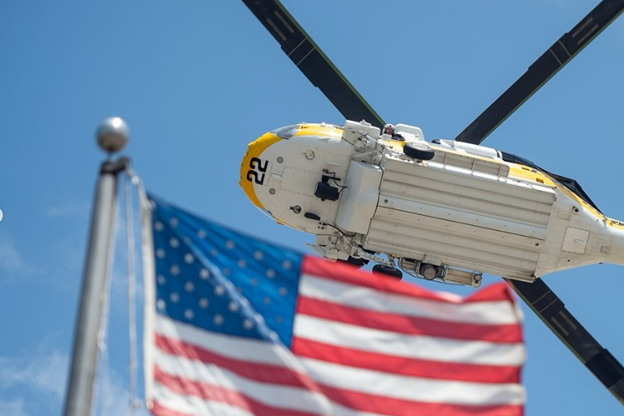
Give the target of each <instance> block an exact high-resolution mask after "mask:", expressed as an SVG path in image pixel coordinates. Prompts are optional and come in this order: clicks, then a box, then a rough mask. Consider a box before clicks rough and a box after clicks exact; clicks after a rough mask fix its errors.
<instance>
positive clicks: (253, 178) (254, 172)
mask: <svg viewBox="0 0 624 416" xmlns="http://www.w3.org/2000/svg"><path fill="white" fill-rule="evenodd" d="M280 140H282V139H280V138H279V137H278V136H276V135H275V134H273V133H270V132H269V133H266V134H263V135H262V136H260V137H259V138H258V139H256V140H255V141H253V142H251V143H249V145H248V146H247V152H246V153H245V156H244V157H243V161H242V163H241V168H240V181H239V182H238V184H239V185H240V186H241V188H243V191H244V192H245V195H247V198H249V200H250V201H251V202H252V203H253V204H254V205H255V206H257V207H258V208H260V209H261V210H265V208H264V206H263V205H262V203H260V200H259V199H258V197H257V195H256V190H255V187H256V186H263V185H265V184H266V183H267V181H268V180H269V178H268V175H269V174H270V173H269V172H267V164H268V163H267V161H266V160H265V159H263V158H262V153H264V151H265V150H266V149H267V148H269V146H271V145H272V144H275V143H277V142H279V141H280Z"/></svg>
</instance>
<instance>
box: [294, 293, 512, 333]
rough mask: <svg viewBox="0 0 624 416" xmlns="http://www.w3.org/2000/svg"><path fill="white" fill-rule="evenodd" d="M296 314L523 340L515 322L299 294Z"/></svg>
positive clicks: (394, 329) (368, 325)
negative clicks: (412, 312) (463, 319)
mask: <svg viewBox="0 0 624 416" xmlns="http://www.w3.org/2000/svg"><path fill="white" fill-rule="evenodd" d="M297 313H301V314H304V315H310V316H315V317H318V318H324V319H328V320H333V321H338V322H344V323H346V324H352V325H358V326H362V327H366V328H373V329H380V330H384V331H390V332H397V333H400V334H409V335H427V336H432V337H442V338H451V339H459V340H470V341H488V342H497V343H520V342H522V328H521V327H520V325H517V324H511V325H485V324H467V323H459V322H450V321H442V320H438V319H430V318H422V317H414V316H405V315H400V314H395V313H386V312H376V311H372V310H368V309H359V308H354V307H351V306H346V305H340V304H337V303H333V302H327V301H324V300H318V299H313V298H308V297H305V296H300V297H299V300H298V302H297Z"/></svg>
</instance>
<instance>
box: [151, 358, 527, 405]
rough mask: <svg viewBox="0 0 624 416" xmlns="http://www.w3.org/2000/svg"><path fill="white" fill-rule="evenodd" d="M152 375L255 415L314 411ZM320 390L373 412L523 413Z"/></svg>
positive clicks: (159, 372) (177, 388)
mask: <svg viewBox="0 0 624 416" xmlns="http://www.w3.org/2000/svg"><path fill="white" fill-rule="evenodd" d="M154 376H155V379H156V381H157V382H159V383H160V384H162V385H164V386H165V387H167V388H168V389H170V390H171V391H173V392H175V393H177V394H180V395H188V396H195V397H199V398H201V399H204V400H208V401H215V402H220V403H226V404H228V405H230V406H235V407H238V408H241V409H244V410H246V411H248V412H250V413H253V414H254V415H256V416H304V415H305V416H309V415H314V413H310V412H303V411H298V410H289V409H284V408H277V407H274V406H268V405H265V404H262V403H260V402H258V401H257V400H255V399H252V398H250V397H248V396H246V395H244V394H242V393H240V392H238V391H233V390H229V389H225V388H222V387H218V386H214V385H212V384H209V383H204V382H198V381H192V380H188V379H185V378H182V377H175V376H171V375H169V374H166V373H164V372H163V371H162V370H160V369H159V368H158V367H155V371H154ZM323 393H325V396H326V397H327V398H328V399H330V400H331V401H333V402H334V403H338V404H341V405H343V406H345V407H349V408H352V409H354V410H357V411H363V412H374V413H381V414H386V415H394V416H414V415H418V416H475V415H479V416H522V414H523V407H522V406H520V405H489V406H483V405H477V406H470V405H458V404H451V403H425V402H416V401H411V400H405V399H395V398H389V397H386V396H379V395H374V394H367V393H360V392H354V391H349V390H343V389H337V388H333V387H328V386H323ZM158 416H182V415H180V414H177V413H173V414H167V413H163V414H158Z"/></svg>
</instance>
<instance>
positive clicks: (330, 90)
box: [243, 0, 384, 127]
mask: <svg viewBox="0 0 624 416" xmlns="http://www.w3.org/2000/svg"><path fill="white" fill-rule="evenodd" d="M243 3H245V5H246V6H247V7H248V8H249V10H251V11H252V12H253V14H254V15H255V16H256V17H257V18H258V20H260V23H262V24H263V25H264V27H265V28H266V29H267V30H268V31H269V32H270V33H271V35H273V37H274V38H275V40H277V42H278V43H279V44H280V46H281V47H282V50H283V51H284V52H285V53H286V55H288V57H289V58H290V60H291V61H293V62H294V63H295V65H297V67H298V68H299V69H300V70H301V72H303V74H304V75H305V76H306V77H308V79H309V80H310V82H312V84H314V86H315V87H318V88H319V89H320V90H321V91H322V92H323V94H325V96H326V97H327V98H328V99H329V101H331V103H332V104H333V105H334V106H335V107H336V108H337V109H338V111H340V113H342V115H343V116H344V117H345V118H346V119H349V120H355V121H360V120H366V121H367V122H369V123H371V124H373V125H376V126H378V127H381V126H383V125H384V121H383V119H382V118H381V117H380V116H379V115H378V114H377V113H376V112H375V110H373V108H372V107H371V106H370V105H369V104H368V103H367V102H366V100H365V99H364V98H363V97H362V96H361V95H360V93H359V92H358V91H357V90H356V89H355V88H354V87H353V85H351V83H350V82H349V81H348V80H347V78H345V76H344V75H343V74H342V73H341V72H340V71H339V70H338V68H336V66H335V65H334V64H333V63H332V61H330V60H329V58H328V57H327V56H326V55H325V54H324V53H323V51H322V50H321V49H320V48H319V47H318V46H317V44H316V43H314V41H313V40H312V39H311V38H310V36H308V34H307V33H306V32H305V31H304V30H303V29H302V28H301V26H299V23H297V21H296V20H295V19H294V18H293V17H292V16H291V15H290V13H288V11H287V10H286V8H285V7H284V6H283V5H282V4H281V3H280V2H279V1H278V0H243Z"/></svg>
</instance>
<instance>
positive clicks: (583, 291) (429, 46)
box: [0, 0, 624, 416]
mask: <svg viewBox="0 0 624 416" xmlns="http://www.w3.org/2000/svg"><path fill="white" fill-rule="evenodd" d="M596 3H597V2H596V1H590V0H577V1H574V2H568V1H563V0H540V1H534V0H531V1H524V2H511V1H507V0H503V1H492V0H481V1H474V2H464V1H459V0H456V1H448V2H412V1H407V0H405V1H398V0H396V1H385V2H381V1H373V0H364V1H355V0H342V1H330V0H317V1H315V2H297V1H295V0H285V1H284V4H285V5H286V6H287V7H288V8H289V9H290V11H291V13H292V14H293V15H294V16H295V18H297V19H298V20H299V22H300V23H301V24H302V26H303V27H304V28H305V29H306V30H307V31H308V32H309V33H310V35H311V36H312V37H313V38H314V39H315V40H316V42H317V43H318V44H319V45H320V47H321V48H323V50H324V51H325V52H326V54H327V55H329V57H330V58H331V59H332V60H333V61H334V63H335V64H336V65H337V66H338V67H339V68H340V69H341V70H342V71H343V73H344V74H345V75H346V76H347V77H348V78H349V79H350V80H351V82H352V83H353V84H354V85H355V87H356V88H357V89H358V90H359V91H360V92H361V93H362V95H363V96H364V97H366V99H367V100H368V101H369V102H370V103H371V104H372V105H373V107H374V108H375V109H376V110H377V111H378V112H379V113H380V114H381V115H382V117H384V118H385V119H386V120H388V121H392V122H395V123H398V122H402V123H407V124H414V125H418V126H420V127H421V128H422V129H423V131H424V133H425V137H426V138H427V139H429V140H431V139H435V138H453V137H454V136H455V135H456V134H457V133H458V132H459V131H461V130H462V129H463V128H464V127H465V126H466V125H467V124H468V123H469V122H471V121H472V120H473V119H474V118H475V117H476V116H477V115H478V114H479V113H480V112H481V111H482V110H483V109H484V108H485V107H486V106H487V105H489V104H490V103H491V102H492V101H493V100H494V99H495V98H496V97H497V96H498V95H499V94H500V93H501V92H503V91H504V89H506V88H507V87H508V86H509V85H510V84H511V83H512V82H513V81H515V79H517V77H518V76H520V75H521V74H522V73H523V72H524V71H525V70H526V68H527V66H528V65H529V64H530V63H532V62H533V61H534V60H535V58H537V57H538V56H539V55H540V54H541V53H542V52H544V51H545V50H546V48H547V47H549V46H550V45H551V44H552V43H554V42H555V41H556V40H557V39H558V38H559V37H560V36H561V35H562V34H563V33H564V32H565V31H567V30H569V29H571V28H572V27H573V26H574V25H575V24H576V23H577V22H578V21H579V20H580V19H581V17H583V16H584V15H585V14H586V13H587V12H588V11H589V10H590V9H591V8H593V7H594V6H595V4H596ZM0 53H1V54H2V59H1V60H0V140H1V141H0V143H1V144H2V147H1V148H0V149H1V150H0V209H2V211H3V212H4V218H3V219H2V221H1V222H0V316H2V319H0V333H1V334H3V336H2V337H1V338H0V416H5V415H6V416H8V415H11V416H33V415H41V416H47V415H58V414H59V413H60V412H61V409H62V399H63V392H64V385H65V384H64V383H65V381H64V380H65V377H66V372H67V363H68V359H69V358H68V357H69V354H70V348H71V342H72V337H73V325H74V319H75V312H76V309H77V297H78V291H79V287H80V278H81V270H82V266H83V261H84V252H85V242H86V238H87V229H88V222H89V210H90V203H91V197H92V194H93V185H94V181H95V178H96V173H97V167H98V164H99V163H100V162H101V161H102V159H103V155H102V154H101V152H100V151H99V150H98V149H97V148H96V146H95V144H94V131H95V128H96V127H97V125H98V123H99V122H100V121H101V120H102V119H103V118H105V117H108V116H111V115H120V116H122V117H124V118H125V119H126V120H127V122H128V124H129V125H130V128H131V134H132V138H131V142H130V144H129V146H128V148H127V154H128V155H129V156H130V157H132V159H133V164H134V168H135V170H136V171H137V173H138V174H139V175H140V176H141V177H142V178H143V180H144V182H145V184H146V187H147V188H148V189H149V190H150V191H152V192H154V193H157V194H159V195H161V196H162V197H164V198H165V199H167V200H169V201H171V202H173V203H176V204H178V205H180V206H183V207H185V208H187V209H190V210H192V211H194V212H196V213H198V214H200V215H203V216H205V217H208V218H212V219H214V220H216V221H219V222H222V223H227V224H230V225H232V226H234V227H236V228H238V229H240V230H244V231H246V232H249V233H252V234H255V235H258V236H264V237H265V238H268V239H269V240H272V241H276V242H277V241H279V242H282V243H286V244H289V245H291V246H292V247H297V248H299V249H300V250H304V249H305V248H304V243H305V242H311V241H312V239H311V237H309V236H307V235H305V234H302V233H298V232H296V231H294V230H291V229H287V228H285V227H282V226H278V225H276V224H275V223H273V222H272V221H270V220H269V219H268V218H266V217H265V216H264V215H262V214H261V213H260V212H259V211H258V210H257V209H255V208H254V207H253V206H252V204H251V203H249V202H248V201H247V200H246V198H245V196H244V194H243V193H242V191H241V190H240V188H239V187H238V184H237V182H238V169H239V165H240V160H241V157H242V155H243V153H244V151H245V148H246V145H247V143H248V142H250V141H252V140H254V139H255V138H256V137H258V136H259V135H261V134H262V133H263V132H265V131H267V130H271V129H273V128H276V127H279V126H283V125H288V124H293V123H296V122H299V121H309V122H319V121H326V122H331V123H338V124H341V123H342V122H343V121H344V120H343V119H342V117H341V115H340V114H339V113H338V112H337V111H336V110H335V109H334V108H333V107H332V105H331V104H330V103H329V101H327V99H325V97H324V96H323V95H322V94H321V93H320V92H319V91H318V90H316V89H315V88H313V87H312V86H311V85H310V84H309V82H308V80H307V79H306V78H305V77H304V76H303V75H302V74H300V73H299V72H298V70H297V69H296V68H295V67H294V65H293V64H292V63H291V62H290V61H289V60H288V59H287V58H286V57H285V56H284V55H283V53H282V52H281V50H280V49H279V47H278V46H277V44H276V42H275V41H274V40H273V39H272V38H271V37H270V35H269V34H268V33H266V31H265V30H264V28H262V26H261V25H260V24H259V23H258V22H257V21H256V20H255V18H254V17H253V15H252V14H251V13H250V12H249V11H248V10H247V9H246V8H245V7H244V5H243V4H242V2H240V1H200V0H185V1H182V2H180V1H179V2H165V1H161V0H150V1H147V0H142V1H141V0H137V1H135V2H122V1H118V0H112V1H108V2H81V1H77V0H75V1H65V0H63V1H58V2H44V1H39V2H22V1H5V2H1V3H0ZM623 73H624V18H621V19H620V20H619V21H617V22H615V23H614V24H613V25H612V26H611V27H609V28H608V29H607V30H606V31H605V32H604V33H603V34H602V35H601V36H600V37H599V38H598V39H597V40H595V41H594V42H593V43H592V44H591V45H590V46H589V47H587V48H586V49H585V50H584V51H583V52H582V53H581V54H580V55H579V56H578V57H577V58H575V60H574V61H573V62H572V63H570V64H569V65H568V66H567V67H566V68H565V69H563V70H562V71H561V72H560V73H559V74H558V75H557V76H556V77H555V78H554V79H553V80H551V81H550V82H549V83H548V85H547V86H545V87H544V88H543V89H542V90H541V91H540V92H539V93H538V94H537V95H535V96H534V97H533V98H531V100H529V101H528V102H527V103H526V104H525V105H524V106H523V107H522V109H521V110H519V111H518V112H517V113H516V114H514V115H513V116H512V117H511V118H510V119H509V120H507V122H506V123H505V124H504V125H503V126H501V127H500V128H499V129H498V130H497V131H496V132H495V133H494V134H493V135H492V136H491V137H490V138H488V140H487V141H486V144H487V145H489V146H491V147H495V148H499V149H502V150H506V151H509V152H512V153H517V154H520V155H523V156H525V157H527V158H529V159H532V160H533V161H535V162H537V163H538V164H541V165H542V166H544V167H545V168H547V169H549V170H551V171H554V172H557V173H560V174H563V175H567V176H572V177H574V178H576V179H577V180H578V181H579V182H580V183H581V184H582V185H583V186H584V188H585V190H586V191H587V192H588V194H589V195H590V196H591V197H592V199H593V200H594V201H595V202H596V203H597V204H598V206H599V207H600V208H601V209H602V210H603V211H604V212H605V213H606V214H607V215H610V216H613V217H616V218H618V217H619V218H623V217H624V207H623V206H622V205H623V204H622V202H623V197H622V194H623V193H624V186H623V185H622V178H624V164H622V162H621V157H622V156H621V149H622V143H623V140H624V116H623V115H622V114H623V112H624V79H623V78H622V76H621V74H623ZM118 246H119V248H123V245H122V244H119V245H118ZM120 267H121V266H120ZM121 270H123V269H122V268H117V269H116V273H115V281H114V282H113V284H112V292H111V293H112V295H111V312H110V320H111V325H112V327H111V339H110V341H109V360H108V361H109V363H110V365H109V370H108V374H109V376H108V380H109V381H108V383H106V388H107V389H108V390H109V393H110V396H111V397H123V395H124V392H125V391H126V389H127V381H126V380H127V375H126V370H125V365H126V364H125V363H126V358H125V356H126V353H125V349H126V345H125V335H124V334H125V331H126V330H125V326H124V324H125V319H126V311H125V296H126V295H125V289H124V284H125V283H124V278H123V274H122V273H121ZM623 274H624V273H623V270H621V269H619V268H617V267H615V266H611V265H602V266H592V267H587V268H584V269H577V270H573V271H569V272H564V273H560V274H556V275H551V276H548V277H546V282H547V283H548V284H549V285H550V286H551V287H552V288H553V289H554V290H555V291H556V292H557V293H558V294H559V296H560V297H561V298H562V299H563V300H564V301H565V302H566V305H567V306H568V308H569V309H570V310H571V311H572V312H573V313H574V314H575V315H576V317H577V318H578V319H579V320H580V321H581V322H582V323H583V324H584V325H585V326H586V327H587V328H588V329H589V330H590V331H591V332H592V333H593V335H594V336H595V337H596V338H597V339H598V340H599V341H600V342H601V343H602V344H603V345H604V346H606V347H607V348H608V349H609V350H610V351H611V352H612V353H613V354H614V355H615V356H616V357H618V358H619V359H621V360H624V335H623V331H622V319H621V318H620V315H621V313H622V309H621V307H620V305H621V299H622V293H624V276H622V275H623ZM496 280H497V278H495V277H488V278H487V281H488V282H492V281H496ZM427 286H428V287H430V288H433V289H437V290H454V288H452V287H448V286H442V285H437V284H435V285H434V284H429V285H427ZM457 291H459V292H461V293H468V292H470V290H469V289H460V290H457ZM525 315H526V326H525V328H526V340H527V345H528V363H527V366H526V369H525V372H524V380H525V383H526V386H527V391H528V402H527V415H528V416H534V415H542V414H561V415H564V414H565V415H583V414H599V415H614V414H618V412H619V411H621V409H620V406H619V405H618V404H617V403H616V401H615V400H614V399H613V398H612V397H611V396H610V394H609V393H608V392H607V391H606V390H605V389H604V388H603V387H602V386H601V385H600V384H599V382H598V381H597V380H595V379H594V378H593V376H592V375H591V374H590V373H589V372H588V371H587V370H585V368H584V367H583V366H582V365H581V364H580V363H579V362H578V361H577V360H576V359H575V358H574V357H573V356H572V354H571V353H570V352H568V351H567V350H566V349H565V347H564V346H563V345H562V344H561V343H560V342H559V341H558V340H557V339H556V338H555V336H554V335H552V334H551V333H550V332H549V331H548V330H547V329H546V327H545V326H544V325H543V324H542V323H541V322H540V321H539V320H538V319H537V318H536V317H534V316H533V315H532V314H531V312H530V311H529V310H528V309H526V308H525ZM123 405H124V403H123V401H121V400H117V401H116V402H115V403H113V404H112V406H113V407H112V408H110V409H109V412H110V414H117V413H118V412H119V411H118V409H120V408H123Z"/></svg>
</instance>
